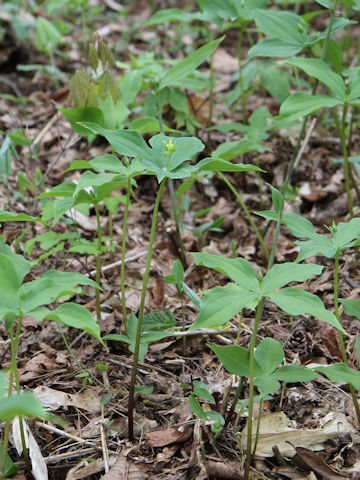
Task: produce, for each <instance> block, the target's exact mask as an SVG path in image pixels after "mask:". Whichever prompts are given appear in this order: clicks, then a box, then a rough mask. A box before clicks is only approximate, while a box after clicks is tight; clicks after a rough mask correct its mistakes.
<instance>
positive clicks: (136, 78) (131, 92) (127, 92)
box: [120, 70, 143, 105]
mask: <svg viewBox="0 0 360 480" xmlns="http://www.w3.org/2000/svg"><path fill="white" fill-rule="evenodd" d="M142 77H143V73H142V71H141V70H131V71H130V72H129V73H127V74H126V75H125V77H124V78H123V79H122V82H121V84H120V92H121V98H122V100H123V101H124V103H125V105H129V104H130V103H132V102H134V101H135V99H136V96H137V94H138V93H139V92H140V90H141V84H142Z"/></svg>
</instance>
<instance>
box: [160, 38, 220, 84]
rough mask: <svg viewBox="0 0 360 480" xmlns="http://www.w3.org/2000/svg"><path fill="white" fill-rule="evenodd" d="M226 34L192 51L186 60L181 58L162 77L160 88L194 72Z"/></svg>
mask: <svg viewBox="0 0 360 480" xmlns="http://www.w3.org/2000/svg"><path fill="white" fill-rule="evenodd" d="M224 38H225V36H222V37H220V38H218V39H217V40H213V41H212V42H209V43H207V44H206V45H203V46H202V47H200V48H199V49H197V50H195V52H193V53H191V54H190V55H189V56H188V57H186V58H185V59H184V60H180V61H179V62H178V63H177V64H176V65H175V66H174V67H172V68H170V70H168V71H167V72H166V74H165V75H164V77H163V78H162V80H161V81H160V84H159V89H162V88H164V87H167V86H169V85H172V84H174V83H176V82H179V80H181V79H182V78H184V77H186V76H187V75H189V74H190V73H192V72H193V71H194V70H195V69H196V68H197V67H198V66H199V65H200V64H201V63H203V62H204V61H205V60H206V59H207V58H208V57H209V56H210V55H211V54H212V53H213V52H214V51H215V50H216V48H217V47H218V46H219V44H220V43H221V42H222V41H223V40H224Z"/></svg>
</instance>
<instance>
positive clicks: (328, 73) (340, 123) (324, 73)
mask: <svg viewBox="0 0 360 480" xmlns="http://www.w3.org/2000/svg"><path fill="white" fill-rule="evenodd" d="M286 64H288V65H291V66H293V67H296V68H300V69H301V70H303V71H304V72H305V73H306V74H307V75H309V76H311V77H313V78H315V79H316V80H317V81H318V82H322V83H323V84H324V85H325V86H326V87H327V89H328V92H329V95H309V94H307V93H305V92H297V93H294V94H293V95H291V96H290V97H289V98H287V99H286V100H285V102H284V103H283V104H282V105H281V108H280V117H279V119H280V120H282V119H284V118H285V119H286V120H293V119H297V118H299V117H301V116H305V115H309V114H310V113H313V112H315V111H318V110H320V109H323V108H331V109H332V110H333V114H334V118H335V122H336V125H337V128H338V132H339V136H340V140H341V146H342V151H343V162H344V173H345V186H346V193H347V200H348V208H349V212H350V215H351V217H353V216H354V214H353V202H352V197H351V185H350V182H351V169H350V168H351V164H350V161H349V154H348V147H347V139H346V118H347V112H348V109H349V107H350V106H353V107H356V106H358V105H359V104H360V89H359V81H358V78H359V71H358V69H357V68H355V69H350V70H348V71H347V72H346V73H347V75H348V82H347V84H346V83H345V79H344V78H343V77H342V76H341V75H340V74H338V73H335V72H334V71H333V70H331V68H330V67H329V65H328V64H327V63H326V62H325V61H323V60H321V59H311V58H294V59H290V60H287V61H286ZM338 106H341V108H342V112H341V115H340V117H339V116H338V114H337V112H336V109H335V107H338Z"/></svg>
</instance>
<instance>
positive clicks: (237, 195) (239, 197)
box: [217, 172, 269, 260]
mask: <svg viewBox="0 0 360 480" xmlns="http://www.w3.org/2000/svg"><path fill="white" fill-rule="evenodd" d="M217 173H218V175H219V177H220V178H221V180H222V181H223V182H224V183H226V185H227V186H228V187H229V188H230V190H231V191H232V193H233V194H234V195H235V197H236V198H237V200H238V201H239V203H240V205H241V207H242V209H243V210H244V213H245V215H246V217H247V219H248V220H249V222H250V225H251V226H252V228H253V229H254V232H255V235H256V236H257V238H258V240H259V243H260V245H261V248H262V249H263V252H264V254H265V257H266V259H267V260H269V250H268V248H267V246H266V245H265V242H264V240H263V238H262V236H261V233H260V232H259V230H258V228H257V226H256V225H255V222H254V220H253V219H252V217H251V215H250V212H249V210H248V208H247V206H246V205H245V202H244V200H243V199H242V198H241V196H240V195H239V193H238V192H237V190H236V189H235V187H234V185H233V184H232V183H231V182H230V181H229V180H228V179H227V178H226V177H225V175H224V174H223V173H222V172H217Z"/></svg>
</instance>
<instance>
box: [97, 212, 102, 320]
mask: <svg viewBox="0 0 360 480" xmlns="http://www.w3.org/2000/svg"><path fill="white" fill-rule="evenodd" d="M95 214H96V224H97V249H98V253H97V255H96V278H95V280H96V283H97V284H98V285H99V287H100V286H101V247H102V231H101V221H100V212H99V204H98V203H95ZM95 302H96V318H97V321H98V323H100V321H101V312H100V290H99V289H98V288H97V289H96V290H95Z"/></svg>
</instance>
